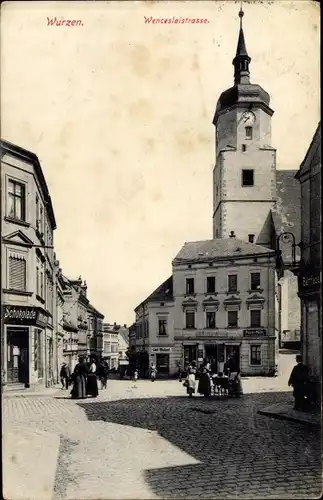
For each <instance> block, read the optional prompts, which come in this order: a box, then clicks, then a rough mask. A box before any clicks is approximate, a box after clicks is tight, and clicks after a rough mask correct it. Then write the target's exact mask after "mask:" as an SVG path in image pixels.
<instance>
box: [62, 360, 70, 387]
mask: <svg viewBox="0 0 323 500" xmlns="http://www.w3.org/2000/svg"><path fill="white" fill-rule="evenodd" d="M59 376H60V379H61V384H62V389H68V386H69V383H70V378H71V372H70V369H69V367H68V366H67V364H66V363H63V364H62V366H61V371H60V374H59Z"/></svg>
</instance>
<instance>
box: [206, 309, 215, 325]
mask: <svg viewBox="0 0 323 500" xmlns="http://www.w3.org/2000/svg"><path fill="white" fill-rule="evenodd" d="M206 328H215V311H207V312H206Z"/></svg>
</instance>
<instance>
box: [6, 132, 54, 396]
mask: <svg viewBox="0 0 323 500" xmlns="http://www.w3.org/2000/svg"><path fill="white" fill-rule="evenodd" d="M1 154H2V158H1V185H2V196H1V211H2V242H1V253H2V259H1V266H2V269H1V271H2V272H1V289H2V290H1V292H2V306H3V311H2V325H1V368H2V381H3V383H4V384H14V383H20V384H23V385H24V386H25V387H31V386H35V385H38V384H41V385H46V386H48V385H51V384H53V383H54V382H55V380H56V379H57V351H56V328H55V324H54V322H55V314H54V311H55V309H56V285H55V279H56V278H55V258H54V250H53V234H54V230H55V229H56V221H55V216H54V211H53V206H52V202H51V197H50V195H49V191H48V187H47V184H46V181H45V178H44V175H43V172H42V168H41V165H40V163H39V160H38V158H37V156H36V155H35V154H34V153H31V152H30V151H27V150H25V149H23V148H20V147H18V146H16V145H13V144H11V143H9V142H6V141H1ZM55 358H56V359H55Z"/></svg>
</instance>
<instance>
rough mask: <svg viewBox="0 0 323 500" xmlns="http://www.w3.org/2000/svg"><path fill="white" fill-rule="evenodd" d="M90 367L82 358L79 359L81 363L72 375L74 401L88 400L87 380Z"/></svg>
mask: <svg viewBox="0 0 323 500" xmlns="http://www.w3.org/2000/svg"><path fill="white" fill-rule="evenodd" d="M87 373H88V367H87V364H86V362H85V360H84V358H83V357H82V356H80V357H79V362H78V363H77V364H76V366H75V368H74V372H73V375H72V380H73V388H72V390H71V396H72V399H85V398H86V379H87Z"/></svg>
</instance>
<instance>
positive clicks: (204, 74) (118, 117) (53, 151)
mask: <svg viewBox="0 0 323 500" xmlns="http://www.w3.org/2000/svg"><path fill="white" fill-rule="evenodd" d="M239 8H240V2H230V1H225V2H221V1H213V2H211V1H209V2H203V1H199V2H175V1H173V2H148V1H147V2H66V3H65V2H57V3H56V2H28V1H25V2H22V3H20V2H7V3H5V4H2V5H1V137H2V139H5V140H8V141H10V142H12V143H14V144H17V145H19V146H21V147H23V148H26V149H28V150H30V151H32V152H34V153H35V154H37V156H38V157H39V159H40V162H41V165H42V169H43V172H44V175H45V178H46V181H47V184H48V187H49V191H50V194H51V197H52V201H53V207H54V212H55V217H56V221H57V230H56V231H55V236H54V244H55V251H56V256H57V258H58V259H59V261H60V266H61V267H62V270H63V273H64V275H66V276H67V277H69V278H72V279H76V278H77V277H78V276H79V275H81V276H82V278H83V279H85V280H86V282H87V285H88V297H89V299H90V301H91V303H92V304H93V305H94V307H96V308H97V309H98V310H100V311H101V312H102V313H103V314H104V315H105V321H108V322H114V321H116V322H118V323H121V324H124V323H126V324H128V325H129V324H131V323H132V322H133V321H134V319H135V315H134V308H135V307H136V306H137V305H138V304H139V303H140V302H142V301H143V300H144V299H145V298H146V297H147V296H148V295H149V294H150V293H151V292H152V291H153V290H155V289H156V288H157V287H158V286H159V284H160V283H162V282H163V281H164V280H165V279H167V278H168V277H169V276H170V275H171V272H172V271H171V269H172V268H171V262H172V259H173V258H174V257H175V255H176V254H177V253H178V252H179V250H180V248H181V247H182V245H183V244H184V243H185V241H195V240H203V239H211V238H212V170H213V167H214V162H215V130H214V127H213V125H212V120H213V115H214V110H215V106H216V103H217V100H218V98H219V96H220V94H221V92H223V91H224V90H226V89H227V88H229V87H231V86H232V84H233V66H232V59H233V57H234V55H235V51H236V45H237V39H238V30H239V17H238V12H239ZM243 9H244V13H245V15H244V18H243V27H244V34H245V40H246V45H247V50H248V53H249V56H250V57H251V59H252V60H251V64H250V72H251V82H252V83H258V84H260V85H261V86H262V87H264V88H265V90H266V91H267V92H269V94H270V96H271V104H270V105H271V107H272V108H273V109H274V111H275V113H274V115H273V119H272V145H273V146H274V147H275V148H277V168H279V169H298V167H299V165H300V163H301V161H302V160H303V157H304V155H305V153H306V151H307V148H308V146H309V144H310V141H311V139H312V136H313V134H314V132H315V129H316V127H317V123H318V121H319V119H320V100H319V92H320V90H319V89H320V79H319V70H320V67H319V50H320V34H319V23H320V19H319V7H318V5H316V3H315V2H313V1H301V0H299V1H295V2H290V1H287V0H286V1H279V0H277V1H274V2H265V1H263V2H261V1H258V2H243ZM151 16H152V17H155V18H160V17H162V18H165V17H166V18H173V16H175V17H182V18H201V19H207V21H208V22H207V23H200V24H188V23H184V24H175V23H172V24H156V23H147V22H145V17H151ZM54 17H56V18H57V19H58V20H62V19H64V20H79V21H81V22H80V23H77V25H76V26H62V25H61V26H56V25H53V26H52V25H48V18H49V20H51V19H53V18H54Z"/></svg>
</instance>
